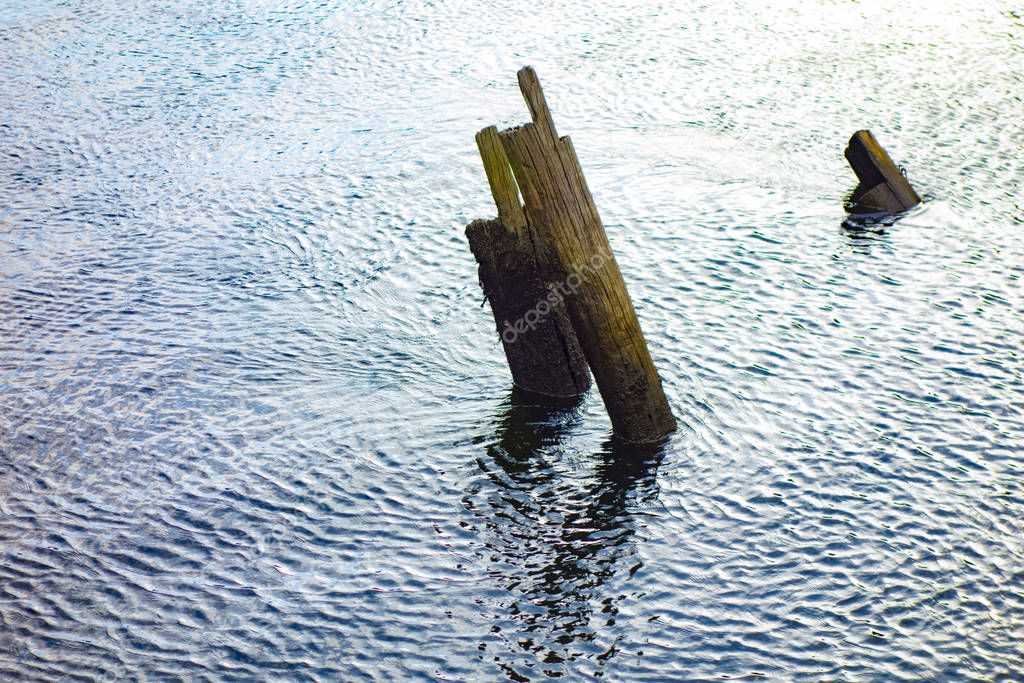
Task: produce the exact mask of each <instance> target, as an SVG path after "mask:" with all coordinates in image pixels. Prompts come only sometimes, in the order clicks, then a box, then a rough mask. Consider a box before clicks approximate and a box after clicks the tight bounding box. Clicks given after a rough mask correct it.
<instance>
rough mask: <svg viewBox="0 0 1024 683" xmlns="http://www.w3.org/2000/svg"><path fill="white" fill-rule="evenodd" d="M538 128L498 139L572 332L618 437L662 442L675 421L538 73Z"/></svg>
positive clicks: (534, 108) (527, 92)
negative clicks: (557, 131)
mask: <svg viewBox="0 0 1024 683" xmlns="http://www.w3.org/2000/svg"><path fill="white" fill-rule="evenodd" d="M519 86H520V89H521V90H522V93H523V97H524V99H525V100H526V103H527V106H528V107H529V109H530V114H531V116H532V119H533V122H532V123H527V124H525V125H523V126H519V127H517V128H512V129H510V130H505V131H502V132H501V133H500V138H501V142H502V144H503V146H504V149H505V152H506V154H507V156H508V160H509V162H510V163H511V166H512V170H513V173H514V176H515V180H516V182H517V184H518V186H519V189H520V191H521V192H522V195H523V200H524V203H525V209H526V211H525V213H526V217H527V220H528V221H529V223H530V225H531V226H532V228H533V229H534V230H535V231H536V233H537V237H538V239H539V240H540V242H541V243H543V245H544V248H542V249H540V250H539V256H540V257H541V258H542V259H544V260H545V263H543V264H542V267H544V268H546V269H547V270H549V271H550V272H552V273H554V274H555V275H556V276H557V277H558V278H559V280H558V283H557V285H556V288H557V289H558V290H559V291H560V292H561V293H562V294H564V296H565V301H566V304H567V308H568V311H569V316H570V318H571V320H572V325H573V328H574V329H575V332H576V336H577V338H578V339H579V343H580V346H581V347H582V349H583V353H584V355H585V356H586V359H587V362H588V363H589V364H590V368H591V370H592V371H593V373H594V378H595V380H596V381H597V386H598V388H599V389H600V391H601V398H602V399H603V400H604V404H605V408H606V409H607V411H608V415H609V417H610V418H611V422H612V428H613V431H614V433H615V434H616V435H617V436H619V437H621V438H623V439H625V440H627V441H634V442H652V441H656V440H658V439H660V438H662V437H664V436H665V435H666V434H669V433H671V432H672V431H674V430H675V428H676V421H675V418H674V417H673V415H672V411H671V409H670V408H669V405H668V400H667V398H666V397H665V393H664V390H663V389H662V385H661V379H660V378H659V377H658V373H657V370H656V369H655V367H654V363H653V361H652V360H651V355H650V352H649V350H648V348H647V342H646V341H645V340H644V336H643V333H642V331H641V329H640V322H639V320H638V319H637V316H636V311H635V310H634V308H633V303H632V301H631V300H630V298H629V293H628V292H627V290H626V284H625V281H624V280H623V278H622V273H621V272H620V270H619V266H618V264H617V263H616V261H615V256H614V255H613V254H612V250H611V245H610V244H609V242H608V236H607V234H606V233H605V230H604V226H603V225H602V223H601V218H600V216H599V215H598V212H597V207H596V206H595V205H594V200H593V198H592V197H591V194H590V190H589V188H588V187H587V183H586V180H585V179H584V177H583V172H582V170H581V168H580V164H579V160H578V159H577V157H576V152H575V150H574V149H573V146H572V142H571V141H570V140H569V138H568V137H563V138H558V135H557V133H556V131H555V127H554V123H553V122H552V117H551V112H550V110H549V109H548V106H547V103H546V101H545V99H544V94H543V91H542V90H541V87H540V82H539V80H538V79H537V74H536V73H535V72H534V70H533V69H532V68H531V67H525V68H523V69H522V70H521V71H520V72H519Z"/></svg>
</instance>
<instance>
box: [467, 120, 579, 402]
mask: <svg viewBox="0 0 1024 683" xmlns="http://www.w3.org/2000/svg"><path fill="white" fill-rule="evenodd" d="M476 141H477V147H478V148H479V150H480V158H481V159H482V160H483V164H484V170H485V172H486V173H487V181H488V184H489V185H490V187H491V194H492V195H493V197H494V203H495V205H496V206H497V207H498V218H497V219H494V220H477V221H473V222H472V223H470V224H469V225H468V226H467V227H466V238H467V239H468V240H469V248H470V249H471V250H472V252H473V256H474V257H475V258H476V261H477V263H478V264H479V277H480V285H481V287H482V288H483V290H484V294H485V295H486V296H487V298H488V300H489V301H490V304H491V312H492V313H493V314H494V322H495V324H496V325H497V328H498V335H499V336H500V337H501V343H502V346H503V347H504V349H505V357H506V359H507V360H508V366H509V369H510V370H511V372H512V381H513V383H514V384H515V385H516V386H517V387H520V388H521V389H525V390H527V391H531V392H534V393H538V394H543V395H546V396H557V397H567V396H577V395H579V394H582V393H584V392H585V391H586V390H587V389H588V388H589V387H590V373H589V372H588V369H587V362H586V360H585V359H584V356H583V352H582V350H581V349H580V344H579V341H577V339H576V334H575V332H574V331H573V328H572V324H571V323H570V321H569V316H568V314H567V313H566V310H565V304H564V297H562V296H561V295H557V294H554V293H553V292H552V290H551V289H549V288H548V286H547V285H548V283H549V281H550V280H549V278H547V277H545V273H544V269H543V260H542V259H540V258H539V257H538V255H537V246H536V240H535V236H534V235H533V230H532V228H531V226H530V224H529V222H528V221H527V218H526V214H525V213H524V211H523V207H522V206H521V205H520V203H519V192H518V190H517V188H516V183H515V178H514V177H513V176H512V170H511V169H510V168H509V163H508V158H507V157H506V156H505V150H504V148H503V147H502V144H501V141H500V140H499V139H498V131H497V129H496V128H494V127H493V126H491V127H490V128H485V129H484V130H482V131H480V132H479V133H477V136H476Z"/></svg>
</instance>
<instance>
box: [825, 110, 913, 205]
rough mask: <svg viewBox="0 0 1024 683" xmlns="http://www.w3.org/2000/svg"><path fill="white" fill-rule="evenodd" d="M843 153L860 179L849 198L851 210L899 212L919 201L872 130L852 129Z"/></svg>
mask: <svg viewBox="0 0 1024 683" xmlns="http://www.w3.org/2000/svg"><path fill="white" fill-rule="evenodd" d="M844 154H845V156H846V160H847V161H848V162H850V166H851V167H852V168H853V172H854V173H856V174H857V178H858V180H860V184H859V185H858V186H857V189H856V190H854V192H853V195H851V197H850V200H849V204H850V207H849V208H850V210H851V211H852V212H853V213H899V212H900V211H906V210H907V209H910V208H913V207H915V206H917V205H918V204H920V203H921V196H920V195H918V194H917V192H915V191H914V188H913V187H911V186H910V183H909V182H908V181H907V179H906V177H904V175H903V174H902V173H901V172H900V169H899V167H898V166H896V164H895V163H893V160H892V159H890V158H889V155H888V154H887V153H886V151H885V150H884V149H882V146H881V145H879V144H878V140H876V139H875V136H874V135H872V134H871V131H869V130H859V131H857V132H856V133H854V134H853V137H851V138H850V143H849V145H847V147H846V151H845V153H844Z"/></svg>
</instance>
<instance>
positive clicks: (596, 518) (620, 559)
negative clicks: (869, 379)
mask: <svg viewBox="0 0 1024 683" xmlns="http://www.w3.org/2000/svg"><path fill="white" fill-rule="evenodd" d="M544 400H545V401H546V400H547V399H544ZM577 423H578V405H577V404H576V403H574V402H569V403H561V404H556V405H552V404H551V403H544V402H542V401H540V400H538V399H536V398H533V397H530V396H527V395H524V394H522V393H520V392H518V391H514V392H513V393H512V395H511V396H510V397H509V399H508V401H507V402H506V404H505V405H504V406H503V407H502V409H501V411H500V412H499V413H498V415H497V416H496V418H495V421H494V432H493V435H492V438H491V439H490V440H488V441H487V444H486V449H485V453H484V454H481V456H480V457H479V458H478V460H477V463H478V465H479V468H480V470H481V472H482V473H483V475H484V476H482V477H480V479H479V481H480V482H481V483H480V485H479V486H476V487H474V490H473V491H471V492H470V494H469V495H468V496H467V498H466V500H465V503H466V506H467V508H468V509H470V510H471V511H472V512H473V513H474V514H475V515H476V516H477V518H478V520H479V527H478V531H479V532H480V535H481V537H482V541H483V544H484V547H485V548H486V550H487V555H488V557H489V560H490V562H491V568H490V575H491V577H492V579H493V580H494V582H495V584H496V588H497V589H498V590H497V591H496V595H497V599H496V600H495V602H494V603H493V604H491V605H489V608H490V609H491V610H493V621H494V623H493V626H492V636H493V637H495V638H498V639H500V640H501V641H502V642H503V645H502V646H501V647H500V648H499V650H500V651H501V652H503V653H504V654H502V655H498V656H495V657H494V661H495V663H496V664H497V666H498V667H500V668H501V669H502V670H503V671H504V673H505V674H506V675H507V676H508V678H509V679H510V680H514V681H526V680H532V679H534V678H537V677H557V676H560V675H563V674H565V673H567V672H568V666H569V663H570V662H577V664H574V665H572V667H573V668H572V670H573V671H574V672H577V673H579V672H580V668H579V667H580V666H581V664H582V662H589V663H590V664H591V665H592V666H593V671H591V674H592V675H595V676H600V675H601V669H602V667H603V666H604V665H605V663H606V662H607V660H608V659H609V658H611V657H612V656H614V655H615V653H616V651H617V650H616V640H617V639H618V637H619V636H618V632H617V631H616V630H615V621H616V614H617V613H618V611H619V607H618V603H619V602H620V601H621V599H622V598H624V597H626V595H627V594H629V593H630V591H629V589H628V582H629V580H630V579H631V577H632V576H633V575H634V574H635V573H636V571H637V570H638V569H640V567H641V566H642V563H641V561H640V559H639V557H638V556H637V552H636V542H635V535H636V521H635V518H634V512H635V510H637V509H639V508H643V507H645V506H646V505H647V504H648V503H649V502H650V501H652V500H653V499H654V498H655V497H656V496H657V484H656V474H657V469H658V466H659V464H660V462H661V459H662V457H663V454H664V448H665V444H664V443H662V444H656V445H651V446H637V445H635V444H626V443H623V442H620V441H618V440H616V439H609V440H608V441H606V442H605V443H604V444H603V446H602V448H601V449H600V450H599V451H598V452H597V453H595V454H593V455H590V456H587V455H585V454H580V453H573V452H572V451H571V450H570V449H567V448H566V447H565V444H564V443H563V442H564V440H565V439H566V437H567V436H568V435H569V433H570V432H571V431H572V430H573V428H574V427H575V426H576V425H577ZM632 592H636V591H635V590H634V591H632ZM481 649H482V650H484V651H485V652H486V649H487V645H486V643H482V644H481ZM563 667H565V668H564V669H563Z"/></svg>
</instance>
